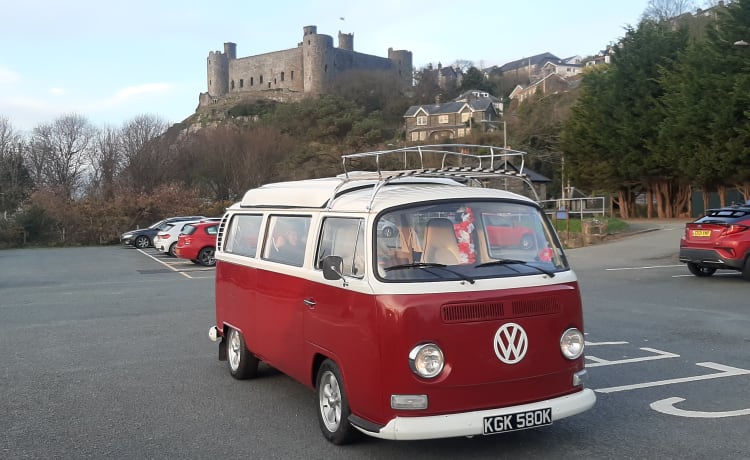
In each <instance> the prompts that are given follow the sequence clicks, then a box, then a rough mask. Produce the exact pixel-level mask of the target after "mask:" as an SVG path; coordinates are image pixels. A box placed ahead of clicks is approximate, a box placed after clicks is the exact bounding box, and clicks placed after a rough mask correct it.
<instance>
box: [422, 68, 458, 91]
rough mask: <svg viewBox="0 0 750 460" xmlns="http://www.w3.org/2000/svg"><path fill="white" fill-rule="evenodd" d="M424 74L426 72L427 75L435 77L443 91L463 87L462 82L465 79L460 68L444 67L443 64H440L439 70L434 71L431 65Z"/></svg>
mask: <svg viewBox="0 0 750 460" xmlns="http://www.w3.org/2000/svg"><path fill="white" fill-rule="evenodd" d="M422 72H424V74H425V75H433V76H434V78H435V81H436V82H437V84H438V86H439V87H440V88H441V89H450V88H456V87H458V86H461V81H462V80H463V78H464V73H463V71H462V70H461V69H460V68H459V67H451V66H448V67H443V64H441V63H439V62H438V65H437V69H434V68H433V67H432V64H429V65H428V66H427V68H426V69H424V70H423V71H422Z"/></svg>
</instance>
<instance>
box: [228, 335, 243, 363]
mask: <svg viewBox="0 0 750 460" xmlns="http://www.w3.org/2000/svg"><path fill="white" fill-rule="evenodd" d="M227 352H228V358H229V366H230V367H231V368H232V370H233V371H236V370H237V369H238V368H239V367H240V334H239V332H237V331H235V330H234V329H232V332H231V333H230V334H229V344H228V346H227Z"/></svg>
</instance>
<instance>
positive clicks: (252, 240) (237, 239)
mask: <svg viewBox="0 0 750 460" xmlns="http://www.w3.org/2000/svg"><path fill="white" fill-rule="evenodd" d="M261 220H263V216H261V215H248V214H237V215H235V216H234V217H233V218H232V222H231V224H230V228H229V234H228V236H227V244H226V246H225V247H224V250H225V251H226V252H229V253H231V254H238V255H241V256H248V257H255V253H256V251H257V249H258V234H259V233H260V223H261Z"/></svg>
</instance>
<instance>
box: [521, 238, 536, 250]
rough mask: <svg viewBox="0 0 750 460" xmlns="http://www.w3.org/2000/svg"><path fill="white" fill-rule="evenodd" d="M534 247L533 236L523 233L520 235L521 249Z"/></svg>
mask: <svg viewBox="0 0 750 460" xmlns="http://www.w3.org/2000/svg"><path fill="white" fill-rule="evenodd" d="M533 247H534V237H533V236H531V235H524V236H523V237H521V249H531V248H533Z"/></svg>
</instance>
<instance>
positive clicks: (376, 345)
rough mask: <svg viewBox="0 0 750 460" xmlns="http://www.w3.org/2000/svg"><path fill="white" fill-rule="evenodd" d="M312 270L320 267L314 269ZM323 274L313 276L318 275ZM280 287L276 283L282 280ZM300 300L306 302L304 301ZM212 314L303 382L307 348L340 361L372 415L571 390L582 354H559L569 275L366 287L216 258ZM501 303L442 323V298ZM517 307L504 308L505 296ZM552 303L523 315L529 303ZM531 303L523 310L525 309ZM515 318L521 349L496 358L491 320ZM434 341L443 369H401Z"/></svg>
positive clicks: (569, 314)
mask: <svg viewBox="0 0 750 460" xmlns="http://www.w3.org/2000/svg"><path fill="white" fill-rule="evenodd" d="M318 274H319V272H318ZM321 280H322V275H321ZM282 286H283V288H280V287H282ZM303 300H310V301H313V302H315V306H314V307H313V308H310V307H308V306H307V305H306V304H305V303H304V302H303ZM216 302H217V304H216V319H217V326H218V327H219V330H223V326H224V325H231V326H232V327H235V328H237V329H239V330H240V331H241V332H242V333H243V336H244V337H245V339H246V342H247V345H248V348H249V349H250V350H252V351H253V353H255V354H257V355H258V356H259V357H260V358H261V359H262V360H264V361H266V362H267V363H268V364H270V365H271V366H273V367H275V368H277V369H279V370H280V371H282V372H284V373H286V374H287V375H289V376H291V377H293V378H295V379H297V380H299V381H300V382H302V383H304V384H305V385H308V386H310V387H312V386H314V375H313V372H314V365H315V363H314V360H315V357H316V354H319V355H321V356H325V357H329V358H331V359H333V360H334V361H335V362H337V363H338V364H339V367H340V369H341V372H342V374H343V375H342V378H343V381H344V384H345V390H346V393H347V396H348V398H349V404H350V407H351V409H352V412H353V413H354V414H355V415H358V416H360V417H362V418H364V419H366V420H369V421H371V422H373V423H376V424H385V423H386V422H387V421H388V420H390V419H392V418H393V417H394V416H396V415H399V416H404V417H408V416H424V415H435V414H446V413H455V412H463V411H471V410H478V409H489V408H498V407H504V406H511V405H516V404H523V403H527V402H532V401H539V400H544V399H548V398H553V397H557V396H561V395H565V394H570V393H574V392H576V391H580V390H581V389H582V388H581V387H573V385H572V376H573V373H574V372H576V371H580V370H582V369H583V368H584V360H583V357H581V358H579V359H578V360H576V361H568V360H567V359H565V358H564V357H563V356H562V354H561V352H560V344H559V341H560V336H561V335H562V333H563V331H565V330H566V329H568V328H570V327H576V328H578V329H579V330H581V331H583V318H582V313H581V302H580V294H579V290H578V284H577V283H575V282H574V283H568V284H559V285H553V286H545V287H536V288H519V289H505V290H496V291H480V292H476V291H469V292H462V293H455V294H450V293H447V294H446V293H441V294H412V295H375V294H367V293H357V292H352V291H351V290H349V289H344V288H343V287H342V286H341V284H340V283H334V284H327V283H324V282H319V283H318V282H313V281H309V280H305V279H303V278H301V277H297V276H291V275H285V274H281V273H277V272H272V271H268V270H261V269H257V268H249V267H245V266H240V265H235V264H232V263H229V262H225V261H218V262H217V270H216ZM482 302H495V303H497V302H501V303H502V304H503V311H504V315H503V317H502V318H500V319H493V320H486V321H481V320H480V321H472V322H457V323H446V322H444V321H443V319H442V316H441V311H442V310H441V309H442V307H443V305H445V304H454V303H482ZM519 303H520V304H523V305H522V306H526V307H527V309H526V313H525V314H524V313H516V314H514V313H513V308H514V305H515V306H518V305H519ZM550 304H553V305H556V306H557V307H558V308H557V309H556V310H555V311H554V312H548V313H540V312H537V313H536V314H530V313H529V311H533V310H534V308H535V307H534V306H535V305H550ZM529 306H531V310H529ZM506 322H516V323H518V324H520V325H521V326H522V327H523V328H524V329H525V330H526V332H527V334H528V336H529V349H528V352H527V355H526V357H525V358H524V359H523V360H522V361H521V362H520V363H518V364H515V365H508V364H504V363H502V362H501V361H500V360H499V359H498V358H497V357H496V356H495V352H494V348H493V339H494V335H495V332H496V331H497V329H498V328H499V327H500V326H501V325H502V324H504V323H506ZM427 341H429V342H435V343H437V344H438V345H439V346H440V347H441V348H442V350H443V352H444V354H445V359H446V365H445V370H444V371H443V374H442V375H441V376H440V377H438V378H437V379H436V380H434V381H425V380H422V379H420V378H418V377H417V376H415V375H414V374H413V373H412V372H411V370H410V369H409V364H408V354H409V351H410V350H411V349H412V348H413V347H414V346H415V345H417V344H419V343H424V342H427ZM391 394H427V395H428V397H429V403H430V405H429V409H428V410H424V411H394V410H392V409H391V408H390V395H391Z"/></svg>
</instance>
